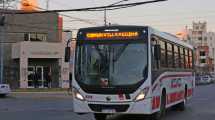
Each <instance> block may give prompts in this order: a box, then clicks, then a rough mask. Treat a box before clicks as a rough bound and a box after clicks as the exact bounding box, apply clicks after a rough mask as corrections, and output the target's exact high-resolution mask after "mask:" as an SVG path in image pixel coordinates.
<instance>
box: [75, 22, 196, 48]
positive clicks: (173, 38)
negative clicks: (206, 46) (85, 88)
mask: <svg viewBox="0 0 215 120" xmlns="http://www.w3.org/2000/svg"><path fill="white" fill-rule="evenodd" d="M119 28H120V29H132V28H133V29H144V28H148V29H149V32H150V34H155V35H158V36H160V37H162V38H164V39H167V40H169V41H171V42H173V43H176V44H179V45H182V46H184V47H188V48H190V49H193V46H192V45H190V44H188V43H186V42H183V41H182V40H180V39H179V38H178V37H176V36H174V35H172V34H170V33H166V32H161V31H159V30H156V29H154V28H152V27H150V26H135V25H114V26H99V27H88V28H80V29H79V32H80V31H91V30H95V31H97V30H98V31H100V30H101V31H102V30H106V29H119ZM79 32H78V33H79Z"/></svg>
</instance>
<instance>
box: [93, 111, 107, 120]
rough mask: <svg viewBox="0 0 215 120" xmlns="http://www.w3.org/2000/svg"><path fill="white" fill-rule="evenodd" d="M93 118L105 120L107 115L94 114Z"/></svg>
mask: <svg viewBox="0 0 215 120" xmlns="http://www.w3.org/2000/svg"><path fill="white" fill-rule="evenodd" d="M94 117H95V119H96V120H106V118H107V115H106V114H102V113H95V114H94Z"/></svg>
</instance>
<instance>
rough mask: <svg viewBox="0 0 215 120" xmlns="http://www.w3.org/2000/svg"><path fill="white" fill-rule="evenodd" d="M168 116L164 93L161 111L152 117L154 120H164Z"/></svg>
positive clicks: (164, 93)
mask: <svg viewBox="0 0 215 120" xmlns="http://www.w3.org/2000/svg"><path fill="white" fill-rule="evenodd" d="M165 114H166V92H165V91H163V92H162V96H161V105H160V111H159V112H156V113H154V114H153V115H152V120H162V119H163V117H164V116H165Z"/></svg>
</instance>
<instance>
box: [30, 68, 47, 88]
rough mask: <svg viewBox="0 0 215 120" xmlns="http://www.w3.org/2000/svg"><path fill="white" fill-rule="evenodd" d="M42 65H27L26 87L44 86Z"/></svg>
mask: <svg viewBox="0 0 215 120" xmlns="http://www.w3.org/2000/svg"><path fill="white" fill-rule="evenodd" d="M44 68H46V67H44V66H29V67H28V88H45V87H46V83H45V78H44V75H45V74H44Z"/></svg>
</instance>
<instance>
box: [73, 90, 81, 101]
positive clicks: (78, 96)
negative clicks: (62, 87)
mask: <svg viewBox="0 0 215 120" xmlns="http://www.w3.org/2000/svg"><path fill="white" fill-rule="evenodd" d="M73 97H75V98H76V99H78V100H81V101H84V97H83V96H82V95H81V93H80V92H79V91H78V90H77V89H75V88H73Z"/></svg>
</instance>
